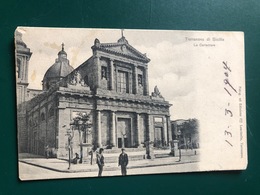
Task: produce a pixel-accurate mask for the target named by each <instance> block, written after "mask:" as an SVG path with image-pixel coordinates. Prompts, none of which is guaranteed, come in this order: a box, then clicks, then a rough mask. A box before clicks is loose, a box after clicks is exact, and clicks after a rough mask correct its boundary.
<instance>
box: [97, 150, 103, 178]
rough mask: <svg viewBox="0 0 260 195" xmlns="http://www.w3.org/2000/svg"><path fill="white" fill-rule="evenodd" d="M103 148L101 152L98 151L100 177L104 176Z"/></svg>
mask: <svg viewBox="0 0 260 195" xmlns="http://www.w3.org/2000/svg"><path fill="white" fill-rule="evenodd" d="M103 151H104V149H103V148H100V149H99V153H97V165H98V177H101V176H102V171H103V167H104V164H105V163H104V162H105V161H104V156H103Z"/></svg>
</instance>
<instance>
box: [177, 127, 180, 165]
mask: <svg viewBox="0 0 260 195" xmlns="http://www.w3.org/2000/svg"><path fill="white" fill-rule="evenodd" d="M177 135H178V148H179V162H180V161H181V143H180V142H181V130H180V129H179V130H178V131H177Z"/></svg>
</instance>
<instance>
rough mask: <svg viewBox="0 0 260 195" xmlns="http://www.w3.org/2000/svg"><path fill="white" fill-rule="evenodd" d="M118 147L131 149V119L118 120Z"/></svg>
mask: <svg viewBox="0 0 260 195" xmlns="http://www.w3.org/2000/svg"><path fill="white" fill-rule="evenodd" d="M117 147H118V148H130V147H131V119H130V118H118V120H117Z"/></svg>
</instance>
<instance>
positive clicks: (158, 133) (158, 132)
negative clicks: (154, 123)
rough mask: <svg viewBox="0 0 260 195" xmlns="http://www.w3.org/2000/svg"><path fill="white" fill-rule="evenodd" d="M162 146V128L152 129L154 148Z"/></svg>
mask: <svg viewBox="0 0 260 195" xmlns="http://www.w3.org/2000/svg"><path fill="white" fill-rule="evenodd" d="M162 146H164V137H163V128H162V127H155V129H154V147H156V148H160V147H162Z"/></svg>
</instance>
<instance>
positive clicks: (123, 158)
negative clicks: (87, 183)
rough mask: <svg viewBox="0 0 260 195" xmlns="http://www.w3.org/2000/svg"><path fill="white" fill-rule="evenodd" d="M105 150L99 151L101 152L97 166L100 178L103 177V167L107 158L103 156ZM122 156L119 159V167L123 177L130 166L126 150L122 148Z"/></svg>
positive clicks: (98, 155)
mask: <svg viewBox="0 0 260 195" xmlns="http://www.w3.org/2000/svg"><path fill="white" fill-rule="evenodd" d="M103 151H104V149H103V148H100V149H99V152H98V153H97V165H98V177H101V176H102V172H103V167H104V165H105V158H104V156H103ZM121 151H122V152H121V154H120V155H119V158H118V166H121V173H122V175H123V176H125V175H126V174H127V171H126V167H127V165H128V155H127V154H126V153H125V149H124V148H122V150H121Z"/></svg>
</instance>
